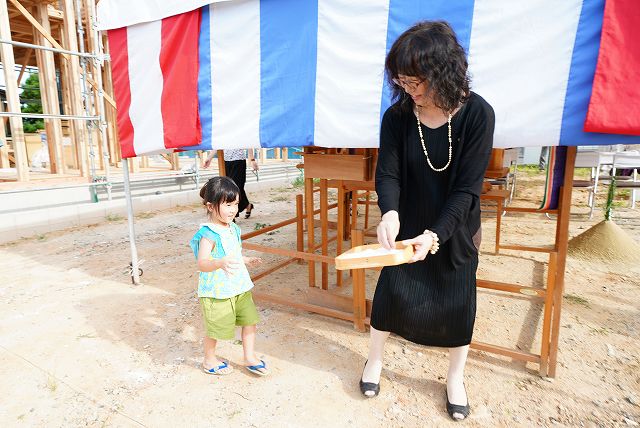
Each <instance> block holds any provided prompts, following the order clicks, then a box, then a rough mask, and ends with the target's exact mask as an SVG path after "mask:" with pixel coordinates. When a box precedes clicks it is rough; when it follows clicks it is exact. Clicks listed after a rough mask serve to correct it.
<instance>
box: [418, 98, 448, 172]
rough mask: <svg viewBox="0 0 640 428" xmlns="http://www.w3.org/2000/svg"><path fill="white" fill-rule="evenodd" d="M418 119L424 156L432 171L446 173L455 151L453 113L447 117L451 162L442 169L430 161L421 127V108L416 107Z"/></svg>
mask: <svg viewBox="0 0 640 428" xmlns="http://www.w3.org/2000/svg"><path fill="white" fill-rule="evenodd" d="M416 119H417V120H418V134H419V135H420V143H422V151H423V152H424V155H425V156H426V158H427V163H428V164H429V166H430V167H431V169H432V170H434V171H435V172H442V171H444V170H445V169H447V168H448V167H449V164H451V154H452V152H453V149H452V146H451V113H449V116H448V117H447V125H448V127H449V161H448V162H447V164H446V165H445V166H443V167H442V168H434V166H433V165H432V164H431V160H430V159H429V153H427V147H426V146H425V145H424V138H423V137H422V126H420V125H421V124H420V108H419V107H417V106H416Z"/></svg>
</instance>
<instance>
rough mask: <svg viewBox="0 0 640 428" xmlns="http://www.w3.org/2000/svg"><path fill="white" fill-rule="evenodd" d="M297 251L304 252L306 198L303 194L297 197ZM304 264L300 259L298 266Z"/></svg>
mask: <svg viewBox="0 0 640 428" xmlns="http://www.w3.org/2000/svg"><path fill="white" fill-rule="evenodd" d="M296 249H297V250H298V251H300V252H303V251H304V197H303V196H302V195H301V194H297V195H296ZM302 262H303V260H302V259H298V264H302Z"/></svg>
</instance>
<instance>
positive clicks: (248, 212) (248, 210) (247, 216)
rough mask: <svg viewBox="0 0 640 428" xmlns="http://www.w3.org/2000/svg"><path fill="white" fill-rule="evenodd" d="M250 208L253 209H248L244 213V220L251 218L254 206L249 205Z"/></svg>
mask: <svg viewBox="0 0 640 428" xmlns="http://www.w3.org/2000/svg"><path fill="white" fill-rule="evenodd" d="M249 206H250V207H251V209H248V208H249V207H247V209H246V210H245V213H244V218H249V217H251V211H253V208H254V206H253V204H249Z"/></svg>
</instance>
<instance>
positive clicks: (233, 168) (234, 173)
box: [203, 149, 258, 218]
mask: <svg viewBox="0 0 640 428" xmlns="http://www.w3.org/2000/svg"><path fill="white" fill-rule="evenodd" d="M223 151H224V167H225V170H226V172H227V177H229V178H230V179H232V180H233V181H234V182H235V183H236V185H237V186H238V188H240V204H239V206H238V214H236V217H238V216H239V214H240V213H241V212H242V211H245V213H244V218H249V217H251V212H252V211H253V208H254V205H253V203H251V202H249V198H248V197H247V193H246V192H245V190H244V185H245V183H246V182H247V152H248V153H249V162H251V168H252V169H253V170H254V171H257V170H258V162H256V158H255V156H254V151H253V149H248V150H247V149H229V150H223ZM214 154H215V150H212V151H211V152H209V155H208V156H207V159H206V160H205V161H204V164H203V167H204V168H209V165H211V160H212V159H213V155H214Z"/></svg>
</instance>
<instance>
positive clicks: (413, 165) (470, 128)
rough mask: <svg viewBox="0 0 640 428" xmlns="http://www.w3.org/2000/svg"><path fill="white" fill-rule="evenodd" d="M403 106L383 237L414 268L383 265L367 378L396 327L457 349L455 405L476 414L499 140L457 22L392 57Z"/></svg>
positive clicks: (384, 179)
mask: <svg viewBox="0 0 640 428" xmlns="http://www.w3.org/2000/svg"><path fill="white" fill-rule="evenodd" d="M385 68H386V73H387V76H388V78H389V79H390V83H391V84H392V86H393V90H394V95H395V98H396V100H397V101H396V103H395V104H394V105H392V106H391V107H390V108H389V109H388V110H387V111H386V112H385V114H384V117H383V119H382V126H381V130H380V151H379V157H378V166H377V170H376V192H377V193H378V205H379V207H380V211H381V213H382V219H381V221H380V224H379V225H378V229H377V233H378V241H379V242H380V244H382V245H383V246H384V247H385V248H392V247H393V245H394V241H396V240H404V243H405V244H411V245H413V246H414V250H415V255H414V257H413V259H412V260H411V261H410V263H409V264H404V265H400V266H391V267H386V268H384V269H383V270H382V272H381V274H380V278H379V280H378V285H377V288H376V292H375V296H374V299H373V309H372V314H371V342H370V349H369V357H368V360H367V363H366V364H365V368H364V371H363V374H362V379H361V381H360V389H361V391H362V393H363V394H364V395H365V396H366V397H373V396H375V395H377V394H378V391H379V382H380V372H381V370H382V357H383V351H384V343H385V340H386V338H387V337H388V336H389V332H393V333H395V334H398V335H400V336H402V337H404V338H406V339H408V340H410V341H412V342H414V343H418V344H422V345H427V346H438V347H445V348H448V349H449V371H448V375H447V388H446V394H447V411H448V413H449V415H450V416H451V417H452V418H454V419H456V420H460V419H464V418H466V417H467V415H468V414H469V403H468V399H467V394H466V391H465V387H464V379H463V373H464V366H465V363H466V359H467V353H468V350H469V343H470V342H471V336H472V333H473V324H474V321H475V312H476V269H477V266H478V247H479V240H480V193H481V190H482V182H483V178H484V172H485V169H486V168H487V165H488V163H489V158H490V156H491V149H492V143H493V128H494V113H493V109H492V108H491V106H490V105H489V104H488V103H487V102H486V101H485V100H484V99H482V98H481V97H480V96H479V95H477V94H475V93H473V92H471V91H470V90H469V77H468V74H467V60H466V57H465V54H464V50H463V48H462V47H461V46H460V44H459V43H458V41H457V39H456V36H455V34H454V32H453V30H452V29H451V27H450V26H449V25H448V24H447V23H445V22H422V23H419V24H417V25H415V26H413V27H412V28H410V29H409V30H407V31H406V32H404V33H403V34H402V35H401V36H400V37H399V38H398V40H396V41H395V43H394V44H393V46H392V47H391V49H390V51H389V53H388V55H387V58H386V63H385Z"/></svg>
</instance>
